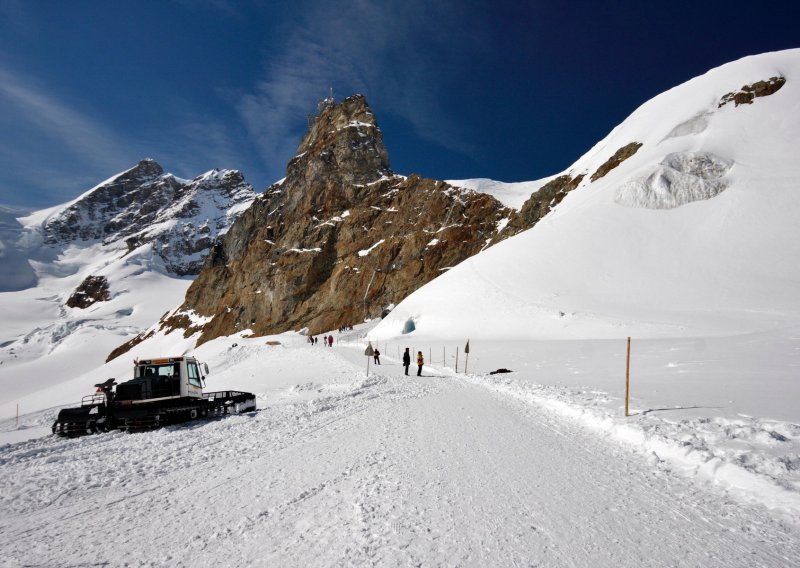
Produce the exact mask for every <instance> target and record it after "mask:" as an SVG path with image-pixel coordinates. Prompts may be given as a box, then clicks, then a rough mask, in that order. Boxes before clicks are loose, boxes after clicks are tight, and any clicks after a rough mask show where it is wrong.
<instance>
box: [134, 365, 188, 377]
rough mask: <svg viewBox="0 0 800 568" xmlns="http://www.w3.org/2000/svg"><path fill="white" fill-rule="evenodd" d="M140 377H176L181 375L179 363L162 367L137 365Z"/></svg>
mask: <svg viewBox="0 0 800 568" xmlns="http://www.w3.org/2000/svg"><path fill="white" fill-rule="evenodd" d="M138 369H139V376H140V377H178V376H180V374H181V371H180V363H167V364H164V365H139V367H138Z"/></svg>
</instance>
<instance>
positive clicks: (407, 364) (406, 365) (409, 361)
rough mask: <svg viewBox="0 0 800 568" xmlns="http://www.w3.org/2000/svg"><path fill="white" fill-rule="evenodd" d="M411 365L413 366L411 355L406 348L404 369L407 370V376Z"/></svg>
mask: <svg viewBox="0 0 800 568" xmlns="http://www.w3.org/2000/svg"><path fill="white" fill-rule="evenodd" d="M409 365H411V353H409V352H408V347H406V352H405V353H403V367H405V368H406V375H407V374H408V366H409Z"/></svg>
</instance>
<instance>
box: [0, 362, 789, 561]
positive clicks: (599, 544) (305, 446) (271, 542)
mask: <svg viewBox="0 0 800 568" xmlns="http://www.w3.org/2000/svg"><path fill="white" fill-rule="evenodd" d="M254 349H260V350H261V351H264V348H254ZM253 353H254V352H251V357H253V358H254V360H255V361H258V357H259V356H260V355H259V354H255V355H253ZM280 356H281V360H282V361H283V365H285V366H286V367H292V366H297V367H300V366H302V367H306V368H309V367H310V368H312V369H314V370H315V372H316V370H318V369H319V368H327V369H328V370H329V371H328V372H329V375H332V376H333V377H334V379H335V380H334V381H333V382H331V383H328V384H316V383H313V382H308V383H304V384H298V385H295V386H294V387H292V388H291V389H288V390H287V391H286V392H284V393H283V394H281V395H280V396H278V395H276V394H274V393H272V394H269V395H265V400H264V401H261V402H260V404H261V405H262V408H263V410H261V411H259V412H257V413H252V414H249V415H245V416H236V417H229V418H226V419H221V420H216V421H212V422H207V423H195V424H192V425H188V426H183V427H171V428H168V429H164V430H160V431H155V432H150V433H144V434H135V435H128V434H122V433H112V434H106V435H99V436H92V437H86V438H82V439H77V440H63V439H56V438H53V437H48V438H43V439H39V440H33V441H30V442H25V443H20V444H14V445H7V446H5V447H3V448H0V489H1V491H0V534H1V535H2V536H0V557H2V558H3V564H4V565H9V566H27V565H41V566H74V565H81V566H84V565H105V564H109V565H114V566H117V565H123V564H125V565H130V566H140V565H145V566H149V565H170V566H245V565H250V566H347V565H353V566H364V565H381V566H408V565H424V566H439V565H447V566H522V565H524V566H568V567H578V566H587V567H588V566H592V567H597V566H614V567H620V566H637V567H639V566H704V567H713V566H747V567H754V566H774V567H779V566H792V565H796V562H797V559H798V558H800V531H798V527H797V526H796V525H794V524H792V523H790V522H787V523H784V522H781V521H780V520H779V519H778V517H777V516H775V515H773V514H772V513H770V512H769V511H767V510H766V509H763V508H760V507H751V506H749V505H743V504H742V503H739V502H735V501H732V500H729V499H728V498H726V497H725V496H724V495H723V494H722V493H720V492H717V491H716V490H714V489H712V488H708V487H704V486H703V485H702V484H699V483H697V482H696V481H692V480H689V479H685V478H682V477H680V476H678V475H676V474H674V473H672V472H670V471H669V469H668V468H667V467H665V466H663V465H659V464H653V463H647V462H646V461H645V460H644V459H643V458H642V457H641V455H640V454H637V453H635V452H633V451H632V450H629V449H626V448H624V447H622V446H620V445H617V444H616V443H614V442H610V441H606V440H603V439H599V438H598V437H597V436H596V434H594V433H592V432H590V431H588V430H585V429H584V428H582V427H581V426H579V425H578V424H577V423H575V422H571V421H570V420H569V419H565V418H563V417H561V416H559V415H557V414H554V413H551V411H548V410H546V409H543V408H541V407H538V406H535V405H529V404H526V403H524V402H521V401H519V400H517V399H514V398H511V397H508V396H504V395H502V394H501V393H498V392H495V391H493V390H491V389H487V388H483V387H482V386H481V385H480V384H479V382H475V381H465V380H464V379H462V378H459V377H451V376H432V375H433V374H436V373H435V370H434V369H430V368H427V367H426V369H425V373H424V375H425V376H423V377H421V378H418V377H416V376H413V372H412V376H410V377H405V376H402V368H401V367H400V366H399V365H398V364H397V362H396V361H393V360H391V359H387V358H386V357H384V365H382V366H380V367H377V368H375V367H373V369H372V374H371V376H370V377H369V378H366V379H365V376H364V369H363V366H362V364H363V363H365V358H364V357H363V355H361V352H360V349H359V350H358V351H356V350H353V349H348V348H346V347H334V348H333V349H329V348H324V347H314V348H311V347H308V348H307V349H305V350H303V349H286V350H282V353H281V354H280ZM251 368H252V369H258V368H259V367H258V366H252V367H251ZM376 369H377V374H376V373H375V370H376ZM412 370H413V367H412Z"/></svg>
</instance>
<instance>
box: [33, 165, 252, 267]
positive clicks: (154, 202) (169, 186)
mask: <svg viewBox="0 0 800 568" xmlns="http://www.w3.org/2000/svg"><path fill="white" fill-rule="evenodd" d="M253 199H255V193H254V192H253V188H252V187H251V186H250V185H249V184H247V183H246V182H245V180H244V178H243V177H242V175H241V174H240V173H239V172H238V171H230V170H221V171H220V170H212V171H210V172H207V173H206V174H203V175H201V176H198V177H196V178H195V179H193V180H182V179H179V178H177V177H175V176H174V175H172V174H168V173H164V170H163V169H162V167H161V166H160V165H158V164H157V163H156V162H155V161H153V160H142V161H141V162H139V163H138V164H137V165H136V166H135V167H133V168H131V169H130V170H128V171H126V172H123V173H121V174H119V175H117V176H115V177H113V178H111V179H109V180H108V181H106V182H103V183H102V184H100V185H98V186H97V187H95V188H93V189H92V190H90V191H88V192H87V193H85V194H84V195H82V196H81V197H80V198H78V199H77V200H76V201H75V202H73V203H72V204H70V205H68V206H67V207H65V208H64V209H62V210H61V211H59V212H57V213H56V214H54V215H52V216H51V217H50V218H48V219H47V221H46V222H45V223H44V225H43V227H42V232H43V239H44V242H45V244H49V245H60V244H68V243H76V242H84V243H85V242H102V243H103V244H104V245H107V246H109V247H114V246H117V247H119V248H121V249H127V250H128V251H132V250H135V249H136V248H138V247H140V246H142V245H145V244H150V243H152V245H153V250H154V252H155V253H156V255H157V256H159V257H160V258H161V260H162V261H163V262H164V266H165V268H166V270H167V271H168V272H170V273H172V274H176V275H180V276H185V275H194V274H197V273H198V272H199V271H200V268H201V266H202V263H203V260H204V259H205V255H206V254H207V252H208V251H209V249H210V248H211V246H212V245H213V243H214V242H215V240H216V239H217V237H218V236H219V235H220V234H221V233H224V232H225V231H226V230H227V229H228V227H229V226H230V225H231V224H232V223H233V221H234V220H235V219H236V218H237V217H238V215H239V214H240V213H241V212H242V211H243V210H244V209H246V208H247V206H248V205H249V204H250V203H251V202H252V201H253Z"/></svg>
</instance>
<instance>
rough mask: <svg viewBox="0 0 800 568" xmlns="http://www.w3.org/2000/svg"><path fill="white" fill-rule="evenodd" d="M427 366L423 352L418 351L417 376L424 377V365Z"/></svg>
mask: <svg viewBox="0 0 800 568" xmlns="http://www.w3.org/2000/svg"><path fill="white" fill-rule="evenodd" d="M424 364H425V359H424V358H423V357H422V351H417V365H418V366H419V369H417V376H418V377H421V376H422V365H424Z"/></svg>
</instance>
